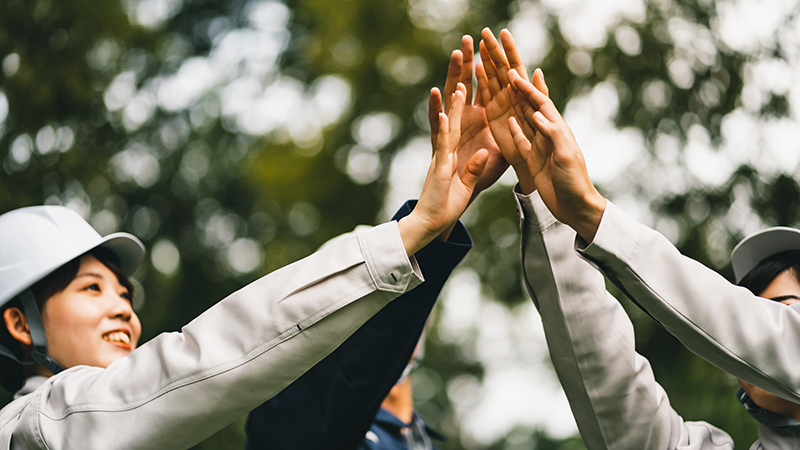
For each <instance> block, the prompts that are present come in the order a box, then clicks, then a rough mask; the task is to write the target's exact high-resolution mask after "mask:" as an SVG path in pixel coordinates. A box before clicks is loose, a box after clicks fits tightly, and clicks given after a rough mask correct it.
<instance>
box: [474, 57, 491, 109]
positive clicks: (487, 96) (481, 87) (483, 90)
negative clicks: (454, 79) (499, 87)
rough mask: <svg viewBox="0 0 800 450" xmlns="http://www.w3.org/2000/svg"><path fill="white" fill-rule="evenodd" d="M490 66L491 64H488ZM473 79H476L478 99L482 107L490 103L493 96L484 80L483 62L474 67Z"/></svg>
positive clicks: (486, 81)
mask: <svg viewBox="0 0 800 450" xmlns="http://www.w3.org/2000/svg"><path fill="white" fill-rule="evenodd" d="M489 64H491V62H489ZM475 77H476V78H477V79H478V98H479V99H480V101H481V104H482V105H486V104H488V103H489V102H491V101H492V98H494V94H493V93H492V90H491V89H490V88H489V80H488V79H487V78H486V70H485V69H484V68H483V61H481V62H479V63H478V64H476V65H475Z"/></svg>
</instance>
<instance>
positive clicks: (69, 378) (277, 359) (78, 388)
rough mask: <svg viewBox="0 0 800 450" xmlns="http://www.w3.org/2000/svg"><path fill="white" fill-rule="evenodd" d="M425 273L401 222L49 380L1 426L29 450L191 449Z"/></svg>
mask: <svg viewBox="0 0 800 450" xmlns="http://www.w3.org/2000/svg"><path fill="white" fill-rule="evenodd" d="M421 281H422V279H421V274H420V273H419V270H418V268H417V266H416V263H415V260H414V258H411V259H409V258H408V257H407V256H406V254H405V250H404V248H403V244H402V240H401V238H400V234H399V231H398V228H397V223H396V222H390V223H388V224H384V225H380V226H377V227H375V228H372V229H369V230H366V231H363V232H360V233H357V234H356V235H353V236H349V237H348V238H346V239H343V240H341V241H339V242H337V243H336V244H335V245H332V246H330V247H328V248H326V249H323V250H321V251H319V252H317V253H315V254H313V255H311V256H309V257H307V258H305V259H302V260H300V261H297V262H295V263H293V264H291V265H289V266H286V267H284V268H282V269H280V270H277V271H275V272H273V273H271V274H269V275H267V276H265V277H263V278H261V279H259V280H257V281H255V282H253V283H251V284H249V285H248V286H246V287H244V288H243V289H241V290H239V291H237V292H235V293H234V294H232V295H230V296H229V297H228V298H226V299H225V300H223V301H221V302H219V303H218V304H216V305H215V306H213V307H212V308H210V309H209V310H208V311H206V312H204V313H203V314H201V315H200V316H198V317H197V318H196V319H195V320H193V321H192V322H191V323H189V324H188V325H186V326H185V327H184V328H183V329H182V331H181V332H179V333H165V334H161V335H159V336H158V337H156V338H155V339H153V340H151V341H150V342H147V343H146V344H144V345H142V346H141V347H140V348H138V349H136V350H134V351H133V352H131V354H130V355H128V356H127V357H125V358H122V359H120V360H117V361H115V362H114V363H112V364H111V365H109V366H108V367H107V368H106V369H101V368H93V367H86V366H78V367H73V368H71V369H68V370H66V371H64V372H62V373H60V374H58V375H56V376H54V377H51V378H49V379H48V381H47V382H46V383H45V384H44V385H43V386H41V387H40V388H39V389H37V390H36V391H34V393H32V394H29V395H28V396H26V397H23V398H24V399H25V400H24V401H25V402H26V404H25V406H24V407H23V408H22V409H21V411H19V413H18V415H16V417H15V418H13V419H12V422H13V423H11V424H9V423H6V424H5V425H3V424H1V423H0V427H3V428H4V427H5V426H8V427H12V428H13V435H12V436H11V440H12V441H13V442H14V443H16V444H18V445H19V446H20V447H21V448H48V449H68V448H126V449H180V448H188V447H191V446H192V445H194V444H196V443H198V442H201V441H203V440H204V439H205V438H207V437H208V436H210V435H212V434H213V433H215V432H216V431H218V430H219V429H221V428H222V427H224V426H226V425H228V424H229V423H231V422H233V421H234V420H236V419H237V418H239V417H241V416H242V415H244V414H246V413H247V412H248V411H250V410H251V409H253V408H255V407H256V406H258V405H259V404H261V403H263V402H264V401H266V400H267V399H269V398H270V397H272V396H274V395H275V394H277V393H278V392H280V391H281V390H282V389H284V388H285V387H286V386H288V385H289V384H290V383H291V382H292V381H294V380H295V379H297V378H298V377H300V376H301V375H302V374H303V373H304V372H306V371H307V370H308V369H310V368H311V367H312V366H314V364H316V363H317V362H319V361H320V360H321V359H323V358H324V357H325V356H326V355H328V354H329V353H331V352H332V351H333V350H334V349H336V348H337V347H338V346H339V345H340V344H341V343H342V342H343V341H344V340H345V339H347V338H348V337H349V336H350V335H351V334H352V333H353V332H354V331H355V330H357V329H358V328H359V327H360V326H361V325H362V324H363V323H364V322H366V321H367V320H368V319H369V318H370V317H372V316H373V315H374V314H375V313H377V312H378V311H379V310H380V309H381V308H383V307H384V306H385V305H386V304H388V303H390V302H391V301H392V300H393V299H395V298H396V297H398V296H399V295H401V294H402V293H404V292H406V291H408V290H409V289H412V288H413V287H415V286H417V285H418V284H419V283H420V282H421ZM21 400H22V399H21ZM21 400H18V401H21ZM0 431H2V430H1V429H0ZM0 434H5V437H3V439H4V440H5V439H7V438H8V433H0Z"/></svg>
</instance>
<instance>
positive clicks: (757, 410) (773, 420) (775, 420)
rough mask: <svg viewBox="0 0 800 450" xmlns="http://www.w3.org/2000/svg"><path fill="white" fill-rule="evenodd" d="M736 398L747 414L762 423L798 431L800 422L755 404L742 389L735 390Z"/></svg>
mask: <svg viewBox="0 0 800 450" xmlns="http://www.w3.org/2000/svg"><path fill="white" fill-rule="evenodd" d="M736 399H737V400H739V403H741V404H742V406H744V409H746V410H747V412H748V414H750V415H751V416H753V418H754V419H756V420H757V421H759V422H761V423H762V424H764V425H766V426H768V427H770V428H776V429H781V430H785V429H791V430H795V431H800V422H798V421H796V420H794V419H792V418H791V417H786V416H782V415H780V414H775V413H773V412H770V411H767V410H766V409H764V408H762V407H760V406H758V405H756V402H754V401H753V399H751V398H750V396H749V395H747V394H746V393H745V392H744V389H742V388H739V390H738V391H736Z"/></svg>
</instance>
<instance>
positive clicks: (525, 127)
mask: <svg viewBox="0 0 800 450" xmlns="http://www.w3.org/2000/svg"><path fill="white" fill-rule="evenodd" d="M506 89H508V91H509V92H508V97H509V98H510V99H511V105H512V106H513V107H514V114H516V116H517V117H519V118H520V119H522V118H524V117H525V111H524V110H523V107H522V102H520V101H519V99H517V93H516V92H515V91H514V89H513V88H512V85H511V84H509V85H508V86H507V87H506ZM531 114H533V112H532V111H531ZM518 122H519V121H518ZM519 125H521V126H522V132H523V133H525V137H527V138H528V139H529V140H530V139H533V137H534V134H535V133H534V129H533V127H532V126H531V125H530V124H529V123H528V121H527V120H522V122H521V123H519Z"/></svg>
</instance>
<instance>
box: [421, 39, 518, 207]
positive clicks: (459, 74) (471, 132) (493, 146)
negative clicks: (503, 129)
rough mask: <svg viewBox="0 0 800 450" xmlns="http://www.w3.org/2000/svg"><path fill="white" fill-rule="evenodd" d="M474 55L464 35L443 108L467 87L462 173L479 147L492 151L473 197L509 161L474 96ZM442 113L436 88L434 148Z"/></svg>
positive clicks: (449, 72) (432, 111) (452, 63)
mask: <svg viewBox="0 0 800 450" xmlns="http://www.w3.org/2000/svg"><path fill="white" fill-rule="evenodd" d="M474 58H475V50H474V48H473V41H472V37H470V36H464V37H462V38H461V50H454V51H453V53H452V55H451V56H450V65H449V66H448V67H447V79H446V80H445V84H444V109H445V110H449V109H450V105H451V103H452V100H451V99H452V96H453V94H454V93H455V92H456V87H457V85H458V84H459V83H461V84H463V85H464V87H465V88H466V101H465V105H464V110H463V112H462V113H461V137H460V139H459V142H458V149H457V152H458V155H459V160H460V167H459V173H463V171H464V169H465V167H466V163H467V161H468V160H469V159H470V158H471V157H472V156H473V155H474V154H475V153H476V152H478V151H479V150H481V149H485V150H487V151H488V152H489V155H488V160H487V162H486V168H485V169H484V171H483V174H482V175H481V177H480V179H479V180H478V184H477V186H476V187H475V191H474V192H473V195H472V196H473V199H474V198H475V196H477V194H478V193H480V192H481V191H483V190H484V189H486V188H488V187H489V186H491V185H492V184H494V183H495V182H496V181H497V180H498V179H499V178H500V176H502V175H503V172H505V171H506V169H507V168H508V163H507V162H506V160H505V159H504V158H503V154H502V153H501V152H500V148H499V147H498V146H497V142H495V139H494V137H493V136H492V132H491V130H490V129H489V124H488V123H487V121H486V113H485V111H484V107H483V103H482V102H481V97H480V96H476V97H475V100H474V101H473V95H472V64H473V60H474ZM441 112H442V96H441V95H439V91H438V90H436V91H435V94H434V93H433V91H432V95H431V97H430V101H429V102H428V120H429V122H430V125H431V143H432V144H433V148H434V151H435V149H436V140H437V135H438V133H439V114H440V113H441Z"/></svg>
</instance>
